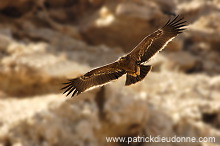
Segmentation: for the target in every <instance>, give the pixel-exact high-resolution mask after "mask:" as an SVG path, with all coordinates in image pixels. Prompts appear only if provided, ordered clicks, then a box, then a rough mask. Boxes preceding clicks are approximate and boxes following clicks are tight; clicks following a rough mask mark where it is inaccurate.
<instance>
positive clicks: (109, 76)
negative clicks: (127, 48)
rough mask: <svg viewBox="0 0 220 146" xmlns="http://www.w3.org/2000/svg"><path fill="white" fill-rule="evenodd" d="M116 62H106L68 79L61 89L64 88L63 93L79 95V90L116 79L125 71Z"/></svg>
mask: <svg viewBox="0 0 220 146" xmlns="http://www.w3.org/2000/svg"><path fill="white" fill-rule="evenodd" d="M117 66H118V62H114V63H112V64H108V65H105V66H102V67H99V68H96V69H93V70H91V71H90V72H88V73H86V74H85V75H83V76H80V77H78V78H74V79H70V80H69V81H68V82H67V83H64V84H66V86H65V87H63V88H62V90H64V89H65V91H64V93H66V92H68V93H67V96H68V95H69V94H70V93H71V92H73V94H72V97H73V96H74V95H75V94H77V95H79V94H80V93H81V92H84V91H85V90H88V89H89V88H92V87H94V86H98V85H102V84H105V83H107V82H110V81H111V80H115V79H118V78H119V77H121V76H122V75H123V74H125V71H124V70H122V69H119V68H118V67H117Z"/></svg>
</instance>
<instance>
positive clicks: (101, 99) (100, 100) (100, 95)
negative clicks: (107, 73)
mask: <svg viewBox="0 0 220 146" xmlns="http://www.w3.org/2000/svg"><path fill="white" fill-rule="evenodd" d="M105 101H106V99H105V87H104V86H102V87H101V88H100V90H99V91H98V92H97V94H96V96H95V102H96V104H97V107H98V109H99V113H98V115H99V119H101V120H103V119H104V118H105V113H104V105H105Z"/></svg>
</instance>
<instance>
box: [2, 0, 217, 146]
mask: <svg viewBox="0 0 220 146" xmlns="http://www.w3.org/2000/svg"><path fill="white" fill-rule="evenodd" d="M219 10H220V3H219V1H218V0H213V1H200V0H193V1H188V0H184V1H182V0H181V1H180V0H169V1H162V0H149V1H145V0H139V1H116V0H112V1H105V0H92V1H91V0H83V1H81V0H80V1H79V0H77V1H69V0H62V1H61V0H55V1H54V0H41V1H36V2H34V1H31V0H17V1H9V0H2V1H1V3H0V18H1V23H0V82H1V84H0V113H1V114H0V145H2V146H11V145H13V146H14V145H15V146H17V145H18V146H32V145H37V146H38V145H39V146H41V145H43V146H54V145H63V146H70V145H73V146H78V145H80V146H81V145H82V146H83V145H91V146H96V145H97V146H102V145H109V146H112V145H113V146H114V145H115V146H120V145H127V142H119V141H118V142H107V139H106V137H123V138H125V140H128V138H135V137H137V136H143V137H147V136H155V137H156V136H158V135H160V136H165V137H173V136H178V137H214V139H215V142H213V141H207V142H200V143H199V142H197V143H178V142H173V143H154V142H152V143H147V142H143V141H139V142H132V143H131V145H134V146H136V145H142V146H145V145H146V146H147V145H148V146H149V145H152V146H164V145H165V146H170V145H171V146H182V145H184V146H185V145H190V146H205V145H213V146H217V145H219V144H220V130H219V129H220V124H219V123H220V98H219V97H220V76H219V73H220V66H219V63H220V58H219V55H220V54H219V44H220V39H219V38H220V36H219V34H220V23H219V20H220V19H219V16H220V15H219ZM175 13H176V14H181V15H183V16H185V18H186V19H187V20H188V21H189V26H188V29H187V30H186V31H185V32H184V33H183V34H181V35H179V36H178V37H177V38H176V39H174V40H173V42H172V43H170V44H169V45H168V46H167V47H166V49H164V51H163V52H161V53H160V54H158V55H156V56H155V57H154V58H153V59H152V60H151V61H150V62H149V64H152V65H153V70H152V72H151V73H149V75H148V76H147V77H146V78H145V79H144V80H143V81H142V82H140V83H138V84H135V85H132V86H128V87H127V86H124V83H125V77H122V78H120V79H119V80H117V81H113V82H112V83H110V84H107V85H106V86H103V87H100V88H96V89H94V90H91V91H88V92H85V93H83V94H81V95H79V96H77V97H75V98H69V97H65V95H62V94H60V93H61V91H60V90H59V89H60V88H61V87H62V84H61V83H62V82H65V81H66V79H67V78H74V77H77V76H79V75H82V74H84V73H86V72H87V71H89V70H90V69H92V68H94V67H97V66H101V65H105V64H107V63H110V62H112V61H115V60H116V59H118V57H119V56H122V55H123V54H125V52H129V51H130V50H131V49H132V48H133V47H134V46H135V45H136V44H137V43H138V42H139V41H140V40H141V39H142V38H143V37H145V36H146V35H148V34H149V33H151V32H153V31H154V30H156V29H157V28H159V27H161V26H162V25H163V24H164V23H165V22H166V21H167V19H168V18H170V17H172V16H173V15H174V14H175Z"/></svg>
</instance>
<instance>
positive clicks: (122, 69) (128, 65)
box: [61, 16, 186, 97]
mask: <svg viewBox="0 0 220 146" xmlns="http://www.w3.org/2000/svg"><path fill="white" fill-rule="evenodd" d="M184 26H186V21H184V18H183V17H179V16H176V17H175V18H174V19H173V20H171V19H169V20H168V21H167V23H166V24H165V25H164V26H163V27H161V28H159V29H158V30H156V31H155V32H153V33H152V34H150V35H148V36H146V37H145V38H144V39H143V40H142V41H141V42H140V43H139V44H138V45H137V46H136V47H135V48H134V49H133V50H132V51H131V52H130V53H128V54H127V55H126V56H123V57H120V58H119V59H118V60H117V61H115V62H113V63H111V64H108V65H105V66H102V67H99V68H95V69H93V70H91V71H89V72H87V73H86V74H84V75H83V76H80V77H77V78H74V79H69V80H68V82H66V83H64V84H66V85H65V87H63V88H62V89H61V90H64V89H65V91H64V93H63V94H65V93H66V92H68V93H67V96H68V95H69V94H70V93H72V92H73V94H72V97H73V96H74V95H79V94H80V93H82V92H84V91H86V90H88V89H90V88H92V87H95V86H99V85H103V84H106V83H108V82H110V81H112V80H116V79H118V78H119V77H121V76H122V75H124V74H126V82H125V85H126V86H128V85H131V84H135V83H136V82H139V81H141V80H143V79H144V77H145V76H146V75H147V74H148V72H149V71H150V70H151V68H152V66H151V65H144V63H145V62H147V61H149V59H150V58H151V57H152V56H154V55H155V54H156V53H157V52H159V51H161V50H162V49H163V48H164V47H165V46H166V45H167V44H168V43H169V42H170V41H171V40H172V39H174V38H175V37H176V36H177V35H178V34H179V33H182V31H183V30H184V28H183V27H184Z"/></svg>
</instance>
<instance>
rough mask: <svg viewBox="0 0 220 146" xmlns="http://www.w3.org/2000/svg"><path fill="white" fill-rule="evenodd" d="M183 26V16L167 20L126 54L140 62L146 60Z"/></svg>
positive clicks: (179, 31)
mask: <svg viewBox="0 0 220 146" xmlns="http://www.w3.org/2000/svg"><path fill="white" fill-rule="evenodd" d="M184 26H186V21H184V18H183V17H179V16H176V17H175V18H174V19H173V20H168V22H167V23H166V24H165V25H164V26H163V27H161V28H160V29H158V30H157V31H155V32H154V33H152V34H150V35H148V36H147V37H145V38H144V39H143V40H142V41H141V42H140V43H139V44H138V45H137V46H136V47H135V48H134V49H133V50H132V51H131V52H130V53H129V54H128V55H130V56H132V57H133V58H134V59H135V60H137V61H140V62H141V63H142V62H146V61H148V60H149V59H150V58H151V57H152V56H154V55H155V54H156V53H157V52H159V51H161V50H162V49H163V48H164V47H165V46H166V45H167V44H168V43H169V42H170V41H171V40H172V39H173V38H174V37H175V36H177V35H178V34H179V33H181V32H182V31H183V30H184V28H182V27H184Z"/></svg>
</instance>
